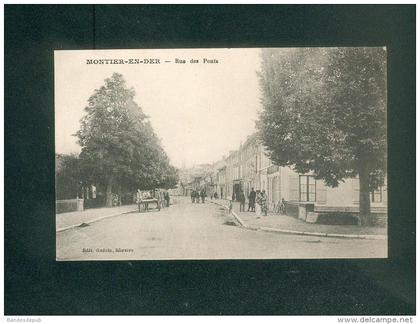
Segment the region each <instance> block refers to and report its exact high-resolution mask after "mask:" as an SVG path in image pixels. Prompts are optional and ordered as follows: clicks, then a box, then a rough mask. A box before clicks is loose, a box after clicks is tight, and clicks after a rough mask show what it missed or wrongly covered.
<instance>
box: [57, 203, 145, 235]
mask: <svg viewBox="0 0 420 324" xmlns="http://www.w3.org/2000/svg"><path fill="white" fill-rule="evenodd" d="M136 210H137V208H136V209H133V210H129V211H125V212H120V213H116V214H111V215H106V216H101V217H97V218H94V219H92V220H90V221H87V222H83V223H85V224H92V223H94V222H97V221H100V220H102V219H105V218H110V217H115V216H119V215H124V214H128V213H132V212H133V211H136ZM83 223H79V224H74V225H70V226H66V227H62V228H59V229H57V230H56V233H58V232H63V231H67V230H69V229H72V228H75V227H79V226H80V225H82V224H83Z"/></svg>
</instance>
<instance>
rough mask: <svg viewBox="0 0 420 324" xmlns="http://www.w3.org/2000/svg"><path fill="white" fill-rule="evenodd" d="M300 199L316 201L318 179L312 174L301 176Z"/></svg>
mask: <svg viewBox="0 0 420 324" xmlns="http://www.w3.org/2000/svg"><path fill="white" fill-rule="evenodd" d="M299 200H300V201H313V202H315V201H316V181H315V177H312V176H299Z"/></svg>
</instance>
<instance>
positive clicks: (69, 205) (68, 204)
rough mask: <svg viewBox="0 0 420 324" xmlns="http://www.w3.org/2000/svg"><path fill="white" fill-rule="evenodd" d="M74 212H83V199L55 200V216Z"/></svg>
mask: <svg viewBox="0 0 420 324" xmlns="http://www.w3.org/2000/svg"><path fill="white" fill-rule="evenodd" d="M74 211H83V199H77V198H76V199H66V200H56V202H55V212H56V213H57V214H61V213H68V212H74Z"/></svg>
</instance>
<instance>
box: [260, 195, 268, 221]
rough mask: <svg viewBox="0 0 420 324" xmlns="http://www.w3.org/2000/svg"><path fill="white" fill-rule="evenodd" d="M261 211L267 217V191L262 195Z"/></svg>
mask: <svg viewBox="0 0 420 324" xmlns="http://www.w3.org/2000/svg"><path fill="white" fill-rule="evenodd" d="M261 211H262V212H263V213H264V216H267V211H268V206H267V195H266V193H265V190H263V191H262V193H261Z"/></svg>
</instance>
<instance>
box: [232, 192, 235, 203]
mask: <svg viewBox="0 0 420 324" xmlns="http://www.w3.org/2000/svg"><path fill="white" fill-rule="evenodd" d="M232 201H235V192H232Z"/></svg>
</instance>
